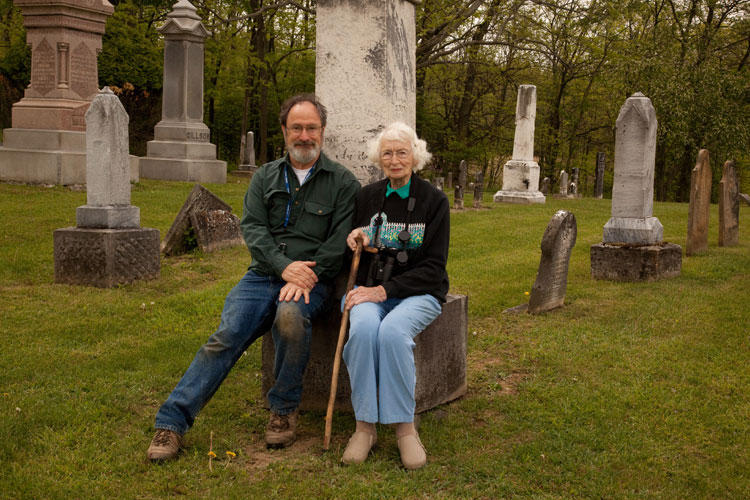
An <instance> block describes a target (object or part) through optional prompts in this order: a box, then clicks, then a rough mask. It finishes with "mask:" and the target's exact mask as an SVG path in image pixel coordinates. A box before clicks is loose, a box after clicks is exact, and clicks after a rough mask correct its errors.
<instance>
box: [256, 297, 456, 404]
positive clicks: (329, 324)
mask: <svg viewBox="0 0 750 500" xmlns="http://www.w3.org/2000/svg"><path fill="white" fill-rule="evenodd" d="M468 304H469V299H468V297H467V296H465V295H448V301H447V302H446V303H445V304H443V311H442V313H441V314H440V316H438V317H437V318H436V319H435V321H433V322H432V324H431V325H430V326H428V327H427V328H426V329H425V330H424V331H423V332H422V333H420V334H419V335H417V338H416V339H415V344H416V347H415V348H414V363H415V365H416V367H417V385H416V388H415V394H414V395H415V398H416V412H417V413H420V412H423V411H427V410H429V409H431V408H434V407H435V406H438V405H440V404H443V403H447V402H449V401H452V400H454V399H457V398H459V397H461V396H463V395H464V394H466V388H467V382H466V352H467V351H466V342H467V332H468V326H469V323H468ZM340 327H341V312H340V311H339V308H338V307H334V309H333V310H332V311H330V312H329V313H328V314H326V315H325V316H323V317H321V318H318V319H316V320H315V321H313V335H312V344H311V347H310V349H311V353H310V362H309V363H308V365H307V370H306V371H305V376H304V378H303V382H302V383H303V387H304V388H303V392H302V402H301V403H300V408H301V409H303V410H321V411H325V409H326V408H327V406H328V397H329V395H330V390H331V375H332V373H333V356H334V354H335V353H336V343H337V340H338V334H339V329H340ZM262 352H263V361H262V369H263V382H262V384H263V389H262V391H263V395H264V396H265V395H266V394H267V393H268V391H269V390H270V388H271V386H272V385H273V382H274V377H273V360H274V352H275V350H274V346H273V338H272V337H271V333H270V332H269V333H266V334H265V335H264V336H263V348H262ZM266 404H267V401H266ZM335 408H336V409H337V410H340V411H346V412H352V404H351V387H350V385H349V372H348V371H347V370H346V364H345V363H344V362H343V360H342V361H341V368H340V371H339V381H338V387H337V392H336V403H335Z"/></svg>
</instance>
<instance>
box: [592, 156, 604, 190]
mask: <svg viewBox="0 0 750 500" xmlns="http://www.w3.org/2000/svg"><path fill="white" fill-rule="evenodd" d="M604 160H605V156H604V151H599V152H598V153H596V176H595V179H594V198H596V199H599V200H601V199H602V197H603V196H604V167H605V161H604Z"/></svg>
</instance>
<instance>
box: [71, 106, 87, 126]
mask: <svg viewBox="0 0 750 500" xmlns="http://www.w3.org/2000/svg"><path fill="white" fill-rule="evenodd" d="M88 109H89V103H86V104H83V105H81V106H78V107H77V108H75V109H74V110H73V113H72V114H71V115H70V121H71V124H72V125H73V128H78V129H83V130H86V111H88Z"/></svg>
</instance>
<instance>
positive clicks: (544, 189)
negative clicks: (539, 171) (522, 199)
mask: <svg viewBox="0 0 750 500" xmlns="http://www.w3.org/2000/svg"><path fill="white" fill-rule="evenodd" d="M549 183H550V180H549V177H545V178H544V179H542V189H541V192H542V194H544V195H547V194H549Z"/></svg>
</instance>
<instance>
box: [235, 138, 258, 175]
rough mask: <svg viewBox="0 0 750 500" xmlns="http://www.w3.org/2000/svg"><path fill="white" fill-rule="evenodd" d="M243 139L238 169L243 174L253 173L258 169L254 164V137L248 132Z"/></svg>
mask: <svg viewBox="0 0 750 500" xmlns="http://www.w3.org/2000/svg"><path fill="white" fill-rule="evenodd" d="M243 139H244V141H243V144H242V148H241V152H242V158H240V165H239V167H238V168H239V170H241V171H243V172H245V171H247V172H255V170H257V169H258V166H257V165H256V164H255V142H254V141H255V137H254V135H253V133H252V132H248V133H247V134H246V137H243Z"/></svg>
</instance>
